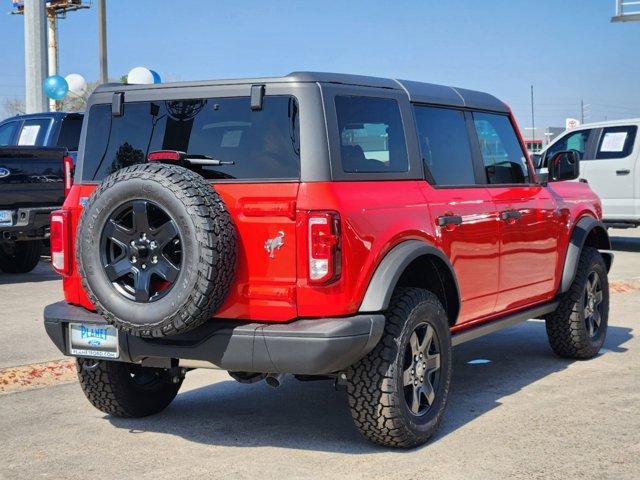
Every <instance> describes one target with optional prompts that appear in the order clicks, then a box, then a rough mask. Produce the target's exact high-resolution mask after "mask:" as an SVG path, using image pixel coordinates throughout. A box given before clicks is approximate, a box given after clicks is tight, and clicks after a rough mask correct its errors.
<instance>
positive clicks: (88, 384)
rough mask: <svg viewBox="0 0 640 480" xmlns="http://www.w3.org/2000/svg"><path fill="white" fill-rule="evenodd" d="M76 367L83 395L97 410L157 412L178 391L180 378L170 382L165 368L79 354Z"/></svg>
mask: <svg viewBox="0 0 640 480" xmlns="http://www.w3.org/2000/svg"><path fill="white" fill-rule="evenodd" d="M76 369H77V372H78V379H79V380H80V386H81V387H82V391H83V392H84V394H85V396H86V397H87V399H88V400H89V402H91V404H92V405H93V406H94V407H96V408H97V409H98V410H100V411H101V412H104V413H107V414H109V415H113V416H115V417H124V418H138V417H146V416H148V415H153V414H155V413H159V412H161V411H162V410H164V409H165V408H167V407H168V406H169V404H170V403H171V402H172V401H173V399H174V398H175V397H176V395H177V394H178V390H179V389H180V385H182V378H178V379H177V380H178V381H177V382H174V381H173V380H174V379H173V378H171V376H170V375H169V372H168V371H167V370H164V369H162V368H151V367H141V366H139V365H135V364H130V363H123V362H111V361H105V360H92V359H88V358H79V359H77V360H76Z"/></svg>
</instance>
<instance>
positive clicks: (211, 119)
mask: <svg viewBox="0 0 640 480" xmlns="http://www.w3.org/2000/svg"><path fill="white" fill-rule="evenodd" d="M157 150H178V151H181V152H186V153H187V154H188V155H193V156H199V155H206V156H208V157H211V158H213V159H216V160H221V161H223V162H230V163H232V164H229V165H220V166H204V167H198V171H199V173H201V174H202V175H203V176H204V177H205V178H209V179H223V180H224V179H229V180H234V179H238V180H253V179H255V180H264V179H271V180H279V179H282V180H291V179H298V178H299V177H300V144H299V123H298V106H297V103H296V101H295V99H294V98H293V97H288V96H267V97H265V98H264V102H263V108H262V110H257V111H255V110H253V111H252V110H251V102H250V99H249V97H236V98H209V99H190V100H166V101H156V102H131V103H125V105H124V114H123V115H122V116H119V117H113V116H112V115H111V104H105V105H94V106H93V107H91V110H90V113H89V121H88V126H87V138H86V142H85V149H84V157H83V158H84V159H83V179H84V180H85V181H92V180H94V181H100V180H102V179H103V178H104V177H106V176H107V175H109V174H111V173H113V172H115V171H117V170H119V169H121V168H124V167H127V166H130V165H135V164H138V163H143V162H145V161H146V158H147V155H148V154H149V152H153V151H157Z"/></svg>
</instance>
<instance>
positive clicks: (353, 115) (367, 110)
mask: <svg viewBox="0 0 640 480" xmlns="http://www.w3.org/2000/svg"><path fill="white" fill-rule="evenodd" d="M335 104H336V112H337V116H338V132H339V134H340V157H341V160H342V169H343V170H344V171H345V172H348V173H373V172H382V173H384V172H386V173H395V172H406V171H408V169H409V160H408V157H407V145H406V142H405V137H404V130H403V128H402V117H401V116H400V107H399V106H398V102H396V101H395V100H393V99H391V98H374V97H355V96H337V97H336V99H335Z"/></svg>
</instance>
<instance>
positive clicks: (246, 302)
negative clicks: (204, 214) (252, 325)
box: [214, 182, 299, 321]
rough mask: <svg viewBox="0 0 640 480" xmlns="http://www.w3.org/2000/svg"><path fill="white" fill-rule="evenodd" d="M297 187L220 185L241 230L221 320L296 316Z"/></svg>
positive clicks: (289, 184) (287, 185)
mask: <svg viewBox="0 0 640 480" xmlns="http://www.w3.org/2000/svg"><path fill="white" fill-rule="evenodd" d="M298 185H299V184H298V183H293V182H292V183H263V184H238V183H217V184H215V185H214V188H215V189H216V190H217V191H218V193H219V194H220V195H221V196H222V198H223V199H224V201H225V203H226V205H227V207H228V208H229V211H230V213H231V215H232V217H233V222H234V224H235V226H236V229H237V231H238V270H237V273H236V281H235V282H234V285H233V287H232V288H231V291H230V293H229V297H228V298H227V300H226V301H225V303H224V305H223V306H222V307H221V308H220V309H219V310H218V311H217V312H216V316H217V317H220V318H246V319H250V318H252V319H260V320H265V321H287V320H291V319H293V318H295V317H296V315H297V309H296V301H295V300H296V298H295V293H296V254H297V252H296V195H297V193H298Z"/></svg>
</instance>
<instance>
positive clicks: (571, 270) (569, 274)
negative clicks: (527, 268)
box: [559, 217, 613, 293]
mask: <svg viewBox="0 0 640 480" xmlns="http://www.w3.org/2000/svg"><path fill="white" fill-rule="evenodd" d="M595 228H601V229H602V231H603V232H604V234H605V236H606V239H607V242H606V244H605V245H602V246H600V247H599V248H600V249H602V250H611V240H609V235H608V234H607V229H606V227H605V226H604V224H603V223H602V222H600V221H598V220H596V219H595V218H593V217H582V218H581V219H580V220H578V222H577V223H576V226H575V227H574V229H573V233H572V234H571V240H570V241H569V246H568V247H567V255H566V257H565V259H564V269H563V271H562V282H561V284H560V292H559V293H564V292H566V291H567V290H569V287H571V284H572V283H573V279H574V278H575V276H576V272H577V270H578V261H579V260H580V253H581V252H582V248H583V247H584V242H585V241H586V240H587V237H588V236H589V233H591V231H592V230H593V229H595ZM601 253H602V255H603V256H604V257H605V262H606V263H607V269H609V268H611V264H612V263H613V253H611V252H601Z"/></svg>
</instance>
